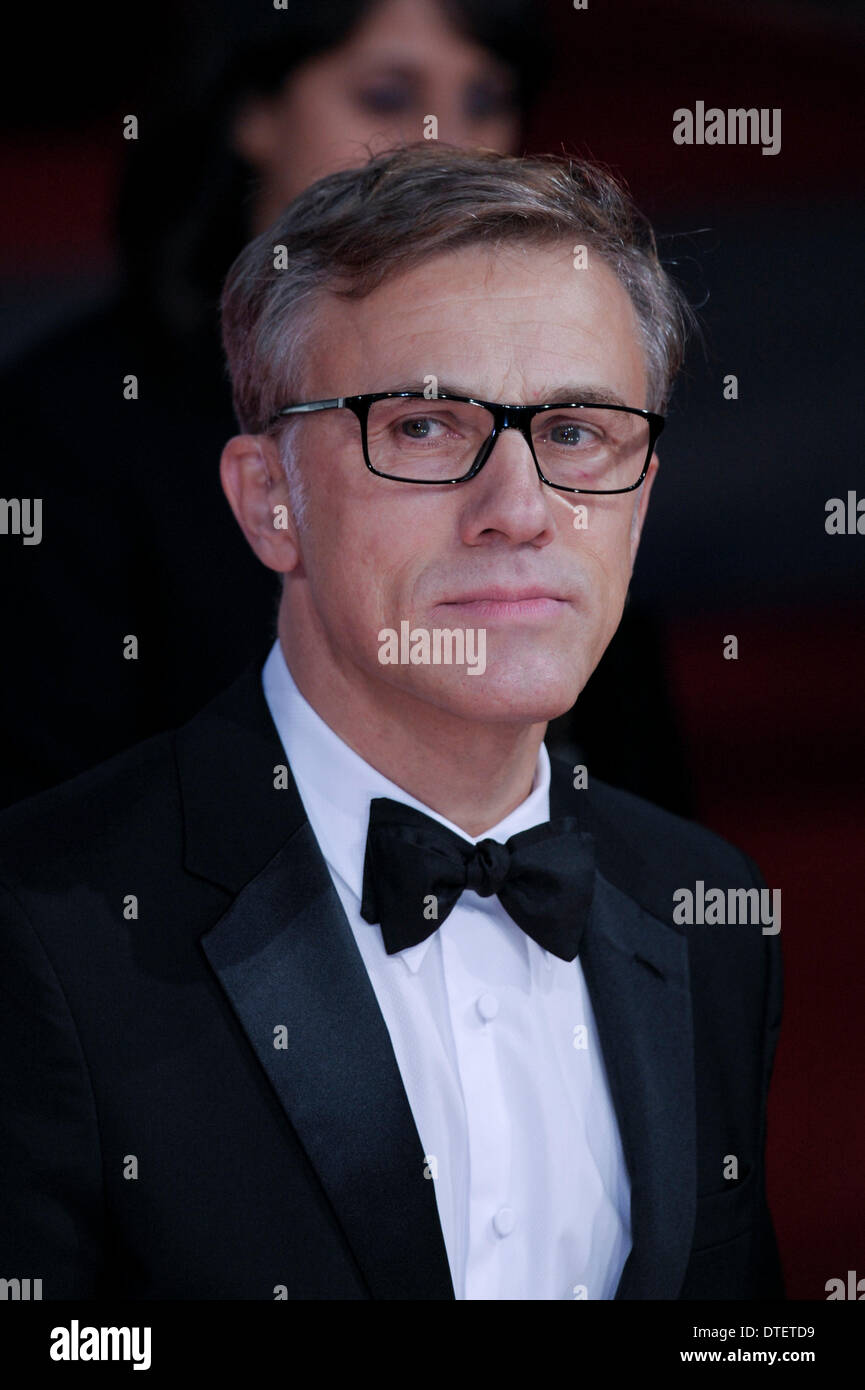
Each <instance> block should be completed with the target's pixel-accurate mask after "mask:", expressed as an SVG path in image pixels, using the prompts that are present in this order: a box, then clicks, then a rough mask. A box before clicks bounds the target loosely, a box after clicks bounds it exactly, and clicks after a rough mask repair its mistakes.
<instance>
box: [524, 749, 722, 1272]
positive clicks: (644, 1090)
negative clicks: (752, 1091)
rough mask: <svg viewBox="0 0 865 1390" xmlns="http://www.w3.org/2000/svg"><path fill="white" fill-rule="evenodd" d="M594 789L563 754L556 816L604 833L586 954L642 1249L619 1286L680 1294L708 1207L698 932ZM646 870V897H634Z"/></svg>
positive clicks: (599, 838) (634, 1240) (557, 768)
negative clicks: (599, 811)
mask: <svg viewBox="0 0 865 1390" xmlns="http://www.w3.org/2000/svg"><path fill="white" fill-rule="evenodd" d="M585 795H586V794H585V792H575V791H574V790H573V787H572V783H571V781H570V770H569V769H567V768H566V767H564V766H563V765H558V764H557V763H556V762H555V761H554V762H553V781H552V785H551V815H552V816H553V817H555V816H556V815H575V814H576V815H577V816H578V818H579V819H580V820H581V821H582V823H583V824H584V826H585V828H586V829H588V830H590V831H591V832H592V833H593V835H594V837H595V842H596V879H595V896H594V901H593V904H592V910H591V914H590V919H589V922H588V925H587V927H586V931H585V934H584V937H583V943H582V946H581V949H580V960H581V963H582V966H583V972H584V975H585V979H586V985H587V987H588V990H589V995H590V998H591V1001H592V1008H593V1010H594V1013H595V1018H596V1021H597V1025H598V1033H599V1036H600V1041H601V1047H602V1050H603V1054H604V1062H605V1065H606V1070H607V1075H608V1079H609V1083H610V1091H611V1095H612V1098H613V1104H614V1106H615V1110H616V1116H617V1119H618V1123H619V1132H620V1134H621V1138H622V1147H623V1150H624V1153H625V1160H626V1163H627V1165H628V1172H629V1174H630V1179H631V1244H632V1248H631V1253H630V1255H629V1257H628V1259H627V1261H626V1264H625V1267H624V1270H623V1271H622V1277H621V1279H620V1281H619V1286H618V1289H617V1290H616V1295H615V1296H616V1298H617V1299H674V1298H676V1297H677V1296H678V1293H679V1289H680V1287H681V1284H682V1280H683V1278H684V1275H685V1270H686V1267H687V1263H688V1259H689V1255H690V1248H691V1241H692V1236H693V1229H694V1220H695V1216H696V1101H695V1091H694V1066H693V1058H694V1043H693V1025H692V1016H691V991H690V977H689V971H688V948H687V940H686V938H685V936H684V935H683V934H682V933H681V932H678V931H677V930H676V929H675V928H674V927H673V926H672V925H671V924H668V923H667V922H664V921H662V920H661V919H660V917H659V916H658V915H656V913H660V912H661V911H662V910H663V902H664V900H665V899H664V897H663V889H661V888H660V886H658V887H657V888H656V887H655V885H654V879H653V875H652V871H651V869H650V867H648V866H645V865H638V864H635V862H634V859H633V855H632V854H630V855H628V854H627V852H626V850H625V847H624V846H623V845H622V844H621V842H620V841H619V838H618V834H617V832H616V830H615V827H614V826H612V825H609V824H601V823H599V822H598V820H597V819H596V818H595V817H593V815H592V811H591V805H590V803H589V802H587V803H586V805H585V806H584V805H583V804H582V803H581V802H580V797H581V796H582V797H585ZM637 881H639V883H640V889H639V890H638V891H640V895H641V897H642V898H644V899H645V902H638V901H636V899H635V897H634V891H635V890H634V884H635V883H636V882H637ZM646 903H648V904H650V905H651V906H652V907H655V912H653V911H651V910H649V907H647V906H646V905H645V904H646ZM670 911H672V902H670Z"/></svg>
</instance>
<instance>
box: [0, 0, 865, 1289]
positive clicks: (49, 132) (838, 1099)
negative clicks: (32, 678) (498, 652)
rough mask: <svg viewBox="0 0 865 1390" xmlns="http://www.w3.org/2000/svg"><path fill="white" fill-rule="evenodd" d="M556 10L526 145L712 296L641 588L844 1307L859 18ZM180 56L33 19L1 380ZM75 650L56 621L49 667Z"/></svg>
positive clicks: (84, 22) (693, 9)
mask: <svg viewBox="0 0 865 1390" xmlns="http://www.w3.org/2000/svg"><path fill="white" fill-rule="evenodd" d="M543 8H544V9H545V10H547V11H548V13H549V17H550V21H551V23H552V25H553V27H554V30H555V32H556V35H557V44H556V55H557V58H556V65H555V67H554V70H553V71H552V72H551V74H550V84H549V88H548V91H547V93H546V95H545V97H544V99H543V102H542V105H541V109H540V110H539V112H538V113H537V115H536V117H535V119H534V121H533V123H532V127H531V130H530V139H529V146H528V147H529V148H530V149H531V150H533V151H534V150H538V151H540V150H552V151H558V150H561V149H563V148H564V149H565V150H567V151H568V152H572V153H576V154H582V155H589V156H591V157H594V158H596V159H600V160H602V161H603V162H605V163H607V164H609V165H610V166H612V167H613V168H614V169H615V170H616V171H617V172H619V173H620V174H621V175H623V176H624V177H625V179H626V180H627V182H628V183H629V185H630V187H631V189H632V191H633V193H634V195H635V197H636V199H637V201H638V203H639V204H640V205H641V206H642V207H643V208H644V209H645V211H646V212H647V213H648V214H649V215H650V217H651V218H652V219H653V221H654V223H655V226H656V229H657V231H658V232H659V234H660V245H661V254H662V259H664V260H665V261H666V262H668V263H670V264H671V267H672V268H674V269H675V271H676V273H677V274H678V275H679V276H680V278H681V279H682V280H683V281H684V283H685V284H686V285H687V287H688V291H689V294H690V297H691V299H692V302H693V303H694V304H695V305H698V306H700V317H701V320H702V323H703V337H704V341H703V343H702V344H701V343H700V342H698V341H695V342H693V343H692V346H691V349H690V353H689V358H688V362H687V365H686V370H685V373H684V375H683V377H682V379H681V381H680V383H679V385H678V387H677V389H676V393H675V395H674V399H673V404H672V406H671V408H670V412H669V422H668V425H667V430H666V432H665V434H664V437H663V440H662V448H661V460H662V467H661V473H660V475H659V478H658V481H657V483H656V486H655V490H654V493H653V498H652V506H651V508H650V509H649V517H648V521H647V525H646V529H645V533H644V538H643V542H642V548H641V553H640V558H639V561H638V566H637V572H636V576H635V582H634V586H633V594H634V599H635V601H638V602H639V603H640V604H641V605H642V606H643V607H644V608H645V609H647V610H648V611H649V612H651V613H652V615H653V616H654V618H655V619H656V620H657V622H658V623H659V624H660V630H661V632H662V634H663V652H664V659H665V662H666V675H667V680H668V682H669V685H670V689H671V692H672V696H673V700H674V708H675V711H676V717H677V721H678V725H679V730H680V734H681V736H682V738H683V740H684V744H685V749H686V753H687V760H688V768H689V771H690V775H691V779H692V783H693V790H694V805H695V813H696V817H697V819H699V820H700V821H702V822H703V823H704V824H707V825H709V826H711V827H712V828H713V829H715V830H717V831H719V832H720V833H721V834H723V835H725V836H726V837H728V838H729V839H731V840H733V841H734V843H736V844H738V845H740V846H741V847H742V848H743V849H745V850H746V851H747V852H748V853H749V854H750V855H752V856H753V857H754V858H755V859H756V860H757V862H758V863H759V865H760V867H761V868H762V870H763V873H764V875H765V877H766V880H767V882H768V884H769V885H770V887H780V888H781V890H782V900H783V907H782V911H783V918H782V920H783V926H782V941H783V945H784V952H785V971H786V1006H785V1022H784V1027H783V1030H782V1035H781V1042H780V1046H779V1051H778V1057H777V1062H776V1071H775V1079H774V1083H773V1091H772V1097H771V1103H770V1115H769V1145H768V1169H769V1197H770V1202H771V1205H772V1207H773V1211H774V1214H775V1219H776V1226H777V1230H778V1237H779V1243H780V1246H781V1252H782V1258H783V1262H784V1267H785V1274H786V1278H787V1284H788V1291H789V1294H790V1296H791V1297H793V1298H805V1299H823V1298H825V1284H826V1281H827V1280H828V1279H831V1278H836V1277H840V1278H842V1279H846V1274H847V1271H848V1270H849V1269H855V1270H857V1271H858V1274H859V1276H860V1277H862V1276H865V1215H863V1198H862V1180H861V1172H862V1166H863V1159H865V1118H863V1105H862V1096H863V1068H862V1057H863V1048H862V1042H861V1037H862V1029H863V1023H862V1007H861V1001H862V977H863V964H865V961H863V955H865V953H863V950H862V946H861V938H862V934H863V929H865V911H863V906H865V903H863V898H865V894H863V891H862V879H863V877H865V852H863V845H865V796H863V773H865V756H863V754H865V727H863V726H865V721H863V699H862V692H863V688H865V680H863V677H865V644H863V634H865V621H863V618H865V588H863V583H862V575H863V568H865V567H863V555H865V536H855V535H851V536H843V535H842V536H828V535H827V534H826V531H825V525H824V523H825V516H826V513H825V505H826V501H827V499H828V498H830V497H845V496H846V494H847V492H848V490H850V489H853V490H855V491H857V493H858V495H859V496H865V476H863V468H862V440H863V437H865V429H863V425H865V422H863V398H865V370H863V365H865V364H863V353H862V346H861V344H862V329H861V323H862V294H861V284H862V264H861V258H862V253H863V237H862V227H863V211H865V208H863V203H865V199H863V196H862V195H863V188H862V178H861V168H862V162H863V156H862V149H863V147H862V139H861V135H862V130H861V101H860V94H861V92H862V90H863V86H865V38H863V27H862V23H861V21H860V20H859V18H858V17H857V14H856V11H857V6H855V5H854V4H853V3H849V4H845V3H819V4H818V3H816V0H811V3H798V4H795V3H794V4H783V3H771V4H770V3H765V0H763V3H748V4H732V3H725V4H719V3H709V0H703V2H701V0H687V2H686V0H658V2H657V3H642V4H638V3H607V4H605V3H602V2H601V0H589V8H588V9H587V10H585V11H576V10H574V9H573V7H572V5H570V4H569V3H565V0H560V2H559V3H555V4H549V5H546V6H544V7H543ZM171 41H172V7H171V6H170V5H169V4H168V3H165V0H161V3H151V4H149V5H148V6H147V8H146V13H145V12H144V9H143V7H140V6H137V7H132V9H127V8H126V7H115V9H114V10H113V11H111V12H108V11H106V14H105V16H104V17H102V16H99V14H98V12H96V11H91V14H90V16H89V17H82V14H81V10H80V7H72V6H68V7H65V8H63V9H61V8H60V7H58V8H57V10H56V12H53V11H51V10H49V11H46V10H44V9H43V8H42V7H35V6H34V7H33V10H32V15H31V16H30V17H29V18H27V17H25V18H24V19H19V21H18V23H17V27H16V32H15V35H14V37H13V38H12V39H11V41H9V42H8V44H7V47H6V58H5V64H6V71H5V72H3V73H2V74H0V76H2V81H0V114H2V120H3V136H2V143H0V179H2V189H3V201H4V204H5V217H4V220H3V225H2V229H0V283H2V288H3V291H4V294H3V299H4V302H5V304H6V306H7V307H6V309H5V310H4V314H3V319H2V322H0V365H2V364H4V363H8V362H12V361H13V360H14V359H15V358H16V357H17V356H18V355H19V354H20V353H21V352H22V350H23V349H24V348H25V347H26V346H28V345H29V344H31V343H33V342H35V341H37V340H38V339H40V338H41V337H42V336H43V335H44V334H45V333H47V332H48V331H50V329H51V328H52V327H54V326H57V325H59V324H61V323H63V322H65V321H69V320H71V319H72V318H73V317H74V315H75V314H76V312H77V311H78V310H79V309H82V308H84V307H87V306H90V305H92V304H93V303H95V302H96V301H97V300H98V299H99V298H100V297H102V296H106V295H107V294H108V293H109V292H110V290H111V287H112V284H113V281H114V275H115V271H116V262H115V259H114V250H113V246H112V234H111V226H112V223H111V215H112V208H113V203H114V197H115V192H116V188H117V181H118V176H119V170H120V166H121V161H122V158H123V155H124V142H123V140H122V139H121V138H120V129H121V120H120V118H121V117H122V116H123V115H124V114H126V113H127V112H134V111H135V110H136V99H137V98H138V96H139V94H140V93H141V91H142V89H143V84H144V79H145V74H146V72H147V70H148V67H149V65H150V64H151V63H153V62H158V61H159V57H160V54H161V53H164V52H165V50H166V48H167V47H168V46H170V44H171ZM697 100H702V101H704V102H705V104H706V106H707V107H708V106H712V105H717V106H720V107H722V108H723V109H725V110H726V108H727V107H742V106H744V107H753V106H756V107H758V108H759V107H769V108H773V107H780V108H781V111H782V125H781V133H782V144H781V151H780V153H779V154H778V155H776V156H764V155H763V154H762V153H761V150H760V147H759V146H703V147H698V146H693V147H685V146H677V145H675V144H674V143H673V139H672V130H673V111H674V110H675V109H676V108H677V107H680V106H685V107H689V108H691V109H693V107H694V104H695V102H696V101H697ZM729 373H733V374H735V375H736V376H737V378H738V390H739V397H738V400H735V401H725V400H724V398H723V394H722V389H723V378H724V376H725V375H727V374H729ZM50 409H51V383H50V382H46V383H45V410H46V411H50ZM33 429H34V444H38V430H39V421H38V420H34V422H33ZM213 462H214V480H216V469H217V464H218V460H217V459H216V458H214V461H213ZM33 493H34V495H38V488H37V487H36V485H35V483H34V487H33ZM7 601H9V602H13V603H14V595H12V596H8V595H7ZM37 620H38V619H37ZM728 634H734V635H736V636H737V637H738V641H739V659H738V660H737V661H725V660H724V659H723V658H722V650H723V642H724V638H725V636H727V635H728ZM50 661H51V648H50V630H48V631H46V679H50V674H49V673H50ZM630 678H631V679H634V680H635V685H636V690H632V691H630V692H629V695H630V696H631V697H633V696H634V695H636V699H634V698H632V699H631V704H632V707H633V708H634V709H635V710H636V717H637V718H638V719H639V688H638V687H639V680H638V677H630ZM5 679H7V680H8V679H14V674H13V673H7V675H6V677H5ZM642 737H643V738H644V739H645V740H646V741H647V745H648V744H650V743H651V740H652V737H653V729H652V724H651V721H649V720H647V721H646V723H645V725H644V727H643V728H642ZM709 929H710V928H707V930H709Z"/></svg>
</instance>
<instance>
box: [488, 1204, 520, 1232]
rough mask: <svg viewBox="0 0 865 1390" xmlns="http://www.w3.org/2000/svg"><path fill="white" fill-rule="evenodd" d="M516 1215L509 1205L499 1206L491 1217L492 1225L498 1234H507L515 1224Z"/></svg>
mask: <svg viewBox="0 0 865 1390" xmlns="http://www.w3.org/2000/svg"><path fill="white" fill-rule="evenodd" d="M516 1219H517V1218H516V1217H515V1216H514V1213H513V1210H512V1208H511V1207H500V1208H499V1210H498V1211H497V1212H496V1214H495V1216H494V1217H493V1225H494V1226H495V1228H496V1233H497V1234H498V1235H500V1236H509V1235H510V1233H511V1231H512V1230H513V1229H514V1226H515V1225H516Z"/></svg>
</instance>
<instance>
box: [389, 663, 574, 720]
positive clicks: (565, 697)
mask: <svg viewBox="0 0 865 1390" xmlns="http://www.w3.org/2000/svg"><path fill="white" fill-rule="evenodd" d="M582 684H585V682H583V683H582ZM582 684H580V682H579V681H578V680H576V679H575V677H574V673H573V672H569V673H567V675H565V674H563V673H561V674H557V675H556V676H555V678H553V677H552V676H550V677H549V678H548V679H546V680H544V679H543V678H542V677H540V676H538V677H535V678H534V679H533V678H532V673H531V672H526V671H525V670H524V669H523V670H522V671H521V672H520V673H518V674H517V673H513V672H505V671H502V670H498V671H495V672H493V671H490V670H487V671H485V672H483V673H481V672H480V671H479V672H478V674H477V675H475V676H471V675H469V674H468V673H467V672H466V671H464V670H463V671H456V670H442V669H441V668H440V669H439V670H437V671H425V672H424V673H423V675H421V674H420V673H419V672H418V673H414V672H413V673H412V677H411V678H410V679H409V680H402V681H400V682H399V685H400V687H401V689H402V690H403V691H404V692H405V693H406V694H410V695H411V696H412V698H413V700H414V701H416V702H418V703H419V704H421V705H424V704H425V705H429V706H430V707H431V709H435V710H437V711H438V712H439V713H441V714H450V715H452V716H453V718H455V719H459V720H469V721H471V722H473V723H478V724H525V725H531V724H546V723H548V722H549V721H550V720H551V719H558V718H559V716H560V715H563V714H566V713H567V711H568V710H569V709H571V707H572V706H573V705H574V704H575V703H576V700H577V697H578V695H579V693H580V690H581V689H582Z"/></svg>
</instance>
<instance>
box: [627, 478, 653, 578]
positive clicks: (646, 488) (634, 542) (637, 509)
mask: <svg viewBox="0 0 865 1390" xmlns="http://www.w3.org/2000/svg"><path fill="white" fill-rule="evenodd" d="M659 467H660V459H659V458H658V455H657V454H653V455H652V459H651V462H650V464H649V471H648V473H647V474H646V476H645V478H644V479H643V482H642V484H641V486H640V490H639V492H638V493H637V500H636V502H635V504H634V512H633V516H632V517H631V569H633V568H634V561H635V560H636V558H637V547H638V546H639V544H640V536H641V535H642V534H643V522H644V521H645V519H646V511H647V510H648V506H649V494H650V493H651V491H652V484H653V483H654V481H655V475H656V473H657V471H658V468H659Z"/></svg>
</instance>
